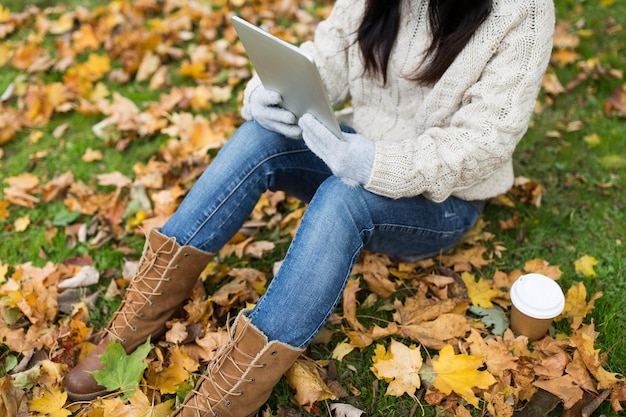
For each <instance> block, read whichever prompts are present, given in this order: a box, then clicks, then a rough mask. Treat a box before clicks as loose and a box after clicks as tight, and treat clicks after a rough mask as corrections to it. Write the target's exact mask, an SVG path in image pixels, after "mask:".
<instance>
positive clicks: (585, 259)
mask: <svg viewBox="0 0 626 417" xmlns="http://www.w3.org/2000/svg"><path fill="white" fill-rule="evenodd" d="M596 265H598V260H597V259H596V258H594V257H593V256H589V255H583V256H582V257H580V258H578V259H577V260H575V261H574V269H575V270H576V272H578V273H579V274H583V275H584V276H586V277H595V276H596V271H594V269H593V267H594V266H596Z"/></svg>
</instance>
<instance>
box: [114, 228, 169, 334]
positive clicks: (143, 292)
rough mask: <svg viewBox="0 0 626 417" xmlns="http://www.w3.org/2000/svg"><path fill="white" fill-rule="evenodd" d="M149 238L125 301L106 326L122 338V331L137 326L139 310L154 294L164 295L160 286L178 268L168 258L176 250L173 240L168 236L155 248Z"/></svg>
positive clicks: (149, 303) (151, 300) (150, 302)
mask: <svg viewBox="0 0 626 417" xmlns="http://www.w3.org/2000/svg"><path fill="white" fill-rule="evenodd" d="M146 242H147V249H146V252H145V253H144V254H143V256H142V258H141V259H140V261H139V270H138V271H137V273H136V274H135V276H134V277H133V278H132V279H131V282H130V285H129V287H128V289H127V290H126V294H125V296H124V301H122V305H120V307H119V308H118V309H117V311H116V312H115V313H114V314H113V318H112V319H111V325H110V326H108V327H107V329H106V332H107V333H108V334H109V335H111V336H113V337H114V338H115V339H117V340H120V341H122V342H123V341H124V340H123V338H122V337H121V336H120V333H121V332H122V331H123V330H124V329H127V328H130V329H133V330H134V329H135V325H134V324H133V323H134V321H135V320H136V318H137V316H140V317H141V314H142V313H141V312H140V311H141V310H142V309H143V308H144V307H145V306H146V305H151V304H152V303H153V302H154V301H153V297H156V296H160V295H162V292H160V291H159V288H160V286H161V284H162V283H163V282H167V281H169V278H168V277H167V272H168V271H170V270H172V269H174V268H175V266H172V265H170V262H169V259H170V258H171V255H172V254H173V253H174V252H175V250H176V247H175V245H172V241H171V240H169V239H168V240H167V241H166V242H164V243H163V244H162V245H161V246H160V247H159V248H157V249H156V250H154V248H153V247H152V246H151V244H150V241H149V240H147V241H146ZM118 321H119V322H118ZM120 322H121V323H120Z"/></svg>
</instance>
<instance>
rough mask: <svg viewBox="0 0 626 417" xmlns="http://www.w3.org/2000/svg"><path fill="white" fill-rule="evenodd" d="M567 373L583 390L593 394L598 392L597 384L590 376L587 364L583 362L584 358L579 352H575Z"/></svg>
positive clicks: (567, 367)
mask: <svg viewBox="0 0 626 417" xmlns="http://www.w3.org/2000/svg"><path fill="white" fill-rule="evenodd" d="M565 372H567V374H568V375H571V376H572V378H574V380H575V381H576V382H577V383H578V385H580V387H581V388H583V389H584V390H585V391H588V392H593V391H595V390H596V383H595V382H594V380H593V379H592V378H591V376H590V375H589V372H588V371H587V367H586V366H585V362H584V361H583V360H582V356H581V354H580V352H579V351H577V350H576V351H574V355H573V358H572V361H571V362H570V363H568V364H567V366H566V368H565Z"/></svg>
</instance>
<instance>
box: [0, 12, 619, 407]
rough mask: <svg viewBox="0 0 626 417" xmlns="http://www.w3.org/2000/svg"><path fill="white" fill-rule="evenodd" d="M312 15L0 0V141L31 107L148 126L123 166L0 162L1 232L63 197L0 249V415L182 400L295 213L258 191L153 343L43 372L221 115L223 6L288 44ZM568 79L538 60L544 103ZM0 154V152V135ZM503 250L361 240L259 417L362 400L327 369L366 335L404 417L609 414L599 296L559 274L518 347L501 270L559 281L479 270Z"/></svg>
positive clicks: (477, 240)
mask: <svg viewBox="0 0 626 417" xmlns="http://www.w3.org/2000/svg"><path fill="white" fill-rule="evenodd" d="M329 10H330V3H329V4H323V3H321V2H316V3H307V2H304V3H298V4H296V3H295V2H294V3H292V2H289V1H284V2H281V3H280V4H277V5H274V6H273V7H269V6H268V5H267V4H264V3H262V2H250V3H248V2H245V1H230V2H227V1H221V2H220V1H213V2H211V3H210V4H208V3H202V2H199V3H196V2H186V1H177V0H165V1H157V0H138V1H135V2H132V3H129V2H126V1H121V0H120V1H112V2H111V3H109V4H107V5H105V6H102V7H98V8H93V9H89V8H87V7H82V6H79V7H76V8H66V7H63V6H59V7H53V8H37V7H29V8H26V9H25V10H24V11H20V12H16V11H11V10H9V9H7V8H4V7H2V6H0V40H2V42H1V43H0V67H5V68H11V69H16V70H19V71H20V73H21V76H20V77H17V78H16V79H15V81H14V82H12V83H11V84H10V85H9V87H8V88H7V89H6V91H4V92H2V96H1V97H0V145H5V144H9V143H11V142H12V141H14V140H15V138H16V137H19V136H20V135H22V136H24V135H26V136H27V138H28V141H29V143H37V142H38V141H40V140H42V137H43V136H44V135H47V133H44V128H45V127H46V126H48V125H49V124H50V123H51V120H53V119H54V120H59V119H60V120H63V118H64V117H69V116H70V115H83V116H84V117H97V118H98V122H97V123H94V124H93V125H92V128H91V132H89V134H90V135H92V136H94V137H96V138H98V139H99V140H101V141H102V143H103V144H104V145H105V146H106V147H107V148H109V149H113V150H114V151H115V152H119V153H122V154H124V153H125V152H127V151H128V150H129V149H130V148H132V147H133V146H136V144H137V143H139V142H142V141H154V140H155V138H160V139H159V140H160V146H157V147H156V148H155V149H157V148H158V149H157V150H156V151H155V152H154V154H153V155H151V157H150V158H148V159H146V160H145V161H131V162H128V161H127V164H129V165H131V166H132V173H128V174H124V173H122V172H120V171H118V170H116V169H108V167H107V170H106V172H102V173H99V174H95V175H92V176H91V177H89V178H86V179H84V178H77V177H75V176H74V173H73V171H72V169H71V168H69V167H68V169H66V170H64V171H61V172H56V173H48V172H46V173H41V174H39V173H38V171H37V170H35V169H33V170H32V171H28V172H23V173H16V174H15V175H6V176H5V175H4V171H3V178H2V180H3V183H4V184H3V187H4V188H3V190H2V199H1V200H0V221H2V222H3V223H2V224H3V225H4V226H3V227H4V228H5V230H6V231H9V232H11V233H15V234H16V235H17V234H19V233H29V230H31V229H33V228H34V227H35V226H36V225H35V224H31V214H30V212H29V210H35V209H37V208H39V207H42V206H45V205H47V204H52V203H61V204H62V206H63V210H60V211H58V212H56V213H55V215H54V218H53V219H52V221H50V222H48V223H45V224H44V225H43V227H44V229H45V243H44V244H43V245H42V247H41V248H40V256H39V259H37V260H36V261H34V260H32V259H24V260H23V261H21V262H12V263H10V264H9V263H3V259H1V258H0V310H1V313H2V314H1V316H0V342H1V343H2V350H1V353H2V357H1V360H2V374H1V375H0V377H1V378H0V415H8V416H15V415H42V416H43V415H50V416H68V415H76V416H103V415H104V416H145V415H154V416H165V415H168V414H169V413H171V411H172V410H173V409H174V408H175V407H176V406H177V404H178V403H179V402H180V401H181V399H182V398H184V395H185V393H186V392H187V391H188V390H189V389H190V388H191V387H192V386H193V383H194V381H195V380H196V379H197V378H198V375H199V374H200V373H201V372H202V368H203V366H204V365H205V364H206V363H207V362H208V361H209V360H210V359H211V358H212V357H213V355H214V354H215V352H216V349H217V348H218V347H219V346H220V345H221V344H222V343H223V342H224V340H225V338H226V337H227V335H226V320H227V317H228V316H229V313H230V314H234V312H236V311H237V310H239V309H241V308H243V307H245V306H248V305H250V304H253V303H255V302H256V301H257V300H258V298H259V296H260V295H262V294H263V292H264V290H265V288H266V286H267V282H268V281H269V280H270V279H271V277H272V267H273V266H274V263H275V262H276V261H278V260H279V259H280V255H281V254H282V253H283V252H284V247H285V245H286V244H288V242H289V240H290V239H291V237H292V236H293V234H294V233H295V230H296V228H297V226H298V222H299V219H300V218H301V216H302V214H303V212H304V210H305V207H304V206H303V205H302V204H301V203H299V202H298V201H296V200H294V199H292V198H291V197H289V196H286V195H285V194H283V193H267V194H265V195H264V196H263V198H262V199H261V200H260V201H259V203H258V204H257V207H256V208H255V210H254V212H253V213H252V215H251V217H250V219H249V221H248V222H247V223H246V225H245V227H244V229H242V230H241V231H240V232H239V233H238V234H237V235H236V236H235V237H234V238H233V240H232V241H231V242H230V243H229V244H228V245H227V246H226V247H225V248H224V249H223V250H222V251H221V252H220V254H219V256H217V257H216V258H215V259H214V260H213V261H212V262H211V263H209V265H208V266H207V268H206V269H205V271H204V273H203V276H202V281H201V282H200V283H199V284H198V285H197V286H196V288H195V290H194V293H193V296H192V297H191V299H190V300H189V302H188V303H187V304H186V305H185V306H184V311H183V312H182V313H183V314H181V315H180V318H177V319H173V320H171V321H170V322H169V323H168V332H167V333H166V335H165V336H164V338H163V339H162V340H159V341H150V342H151V344H150V343H148V344H146V345H144V346H142V347H140V348H139V349H138V350H137V351H136V352H135V353H133V354H132V355H129V356H127V355H126V354H125V353H124V352H123V350H122V349H121V347H119V345H115V344H113V345H112V347H111V349H109V350H108V351H107V352H106V354H105V356H104V357H103V362H104V363H105V366H106V368H105V372H103V373H102V374H101V375H97V378H98V380H99V382H100V383H102V384H104V385H106V386H107V387H109V388H110V389H111V390H112V391H114V393H113V394H111V395H109V396H107V397H105V398H101V399H98V400H96V401H93V402H91V403H69V402H68V401H67V394H66V393H65V392H64V390H63V378H64V375H65V374H66V373H67V372H68V370H69V369H70V368H71V367H72V366H73V365H75V364H76V363H77V361H79V360H80V358H81V357H83V356H84V355H86V354H87V353H88V352H89V350H90V349H92V348H93V347H94V343H95V341H96V340H97V336H98V331H99V330H100V328H99V327H100V326H102V324H103V323H101V322H100V323H98V321H97V320H94V314H95V313H94V310H98V309H103V308H104V309H105V310H103V311H99V312H98V315H99V316H104V317H107V316H108V315H109V314H110V313H111V309H112V308H115V305H116V303H118V302H119V299H120V297H121V295H122V294H123V292H124V290H125V288H126V286H127V284H128V281H129V279H130V277H131V276H132V274H133V271H134V270H135V269H136V267H137V258H138V253H137V248H136V247H132V245H130V244H129V243H127V242H128V240H127V238H128V237H129V235H140V236H141V235H142V234H143V231H144V230H147V229H149V228H151V227H155V226H159V225H161V224H163V222H164V221H165V219H167V218H168V216H170V215H171V214H172V212H173V211H174V210H175V208H176V206H177V204H178V203H179V202H180V199H181V198H182V197H183V196H184V195H185V194H186V192H187V191H188V190H189V188H190V187H191V185H192V184H193V182H194V181H195V179H197V177H198V176H199V175H200V174H201V173H202V171H203V170H204V169H205V168H206V166H207V165H208V164H210V162H211V159H212V158H213V157H214V155H215V153H216V152H217V151H218V150H219V148H220V147H221V146H222V145H223V144H224V143H225V142H226V141H227V139H228V137H229V136H230V135H231V134H232V132H233V131H234V129H236V127H237V126H238V124H239V123H241V119H240V118H239V117H238V115H237V110H236V108H237V104H238V101H239V100H240V92H241V86H242V85H243V83H245V81H246V80H247V79H248V78H249V77H250V67H249V64H248V61H247V58H246V55H245V52H244V50H243V49H242V47H241V45H240V44H239V43H238V42H237V39H236V34H235V32H234V31H233V29H232V27H230V25H229V23H228V17H229V15H230V14H231V13H237V14H240V15H242V16H243V17H244V18H247V19H248V20H251V21H253V22H255V23H258V24H262V25H264V27H265V28H266V29H268V30H271V31H272V32H274V33H275V34H277V35H279V36H281V37H283V38H285V39H287V40H290V41H292V42H298V41H301V40H303V39H307V38H310V37H311V36H312V31H313V29H314V27H315V24H316V22H317V21H319V19H322V18H324V17H325V16H326V15H327V13H328V12H329ZM278 23H284V24H285V25H284V26H281V25H279V24H278ZM555 41H556V42H555V45H556V47H555V53H554V59H553V61H554V62H553V64H554V65H565V64H566V63H567V62H568V60H575V59H576V57H575V52H574V49H575V45H573V44H572V42H575V41H573V40H572V35H571V33H570V32H568V28H564V27H561V28H560V30H557V37H556V38H555ZM586 64H587V67H583V68H582V69H581V71H580V72H579V77H578V78H577V79H575V80H574V81H572V82H578V83H581V82H584V80H585V77H596V76H598V74H599V71H600V72H603V73H602V74H600V75H601V76H604V75H606V74H609V75H608V76H618V75H619V74H618V71H617V70H614V69H611V68H609V69H606V68H602V67H599V66H598V65H597V64H594V63H593V62H587V63H586ZM128 86H135V87H133V88H137V89H142V90H146V91H150V92H152V94H153V95H155V96H156V97H157V99H154V100H146V101H143V102H139V101H138V100H133V99H130V98H129V97H127V96H125V94H124V93H122V92H121V91H127V90H125V88H126V89H127V88H128ZM575 87H576V85H573V84H572V85H567V86H563V85H561V84H560V83H559V82H558V79H556V78H555V77H554V76H552V75H551V73H549V74H548V76H547V77H546V81H545V83H544V91H545V92H546V93H547V94H548V97H552V98H554V97H556V96H557V95H558V94H562V93H563V92H565V91H567V89H570V88H571V89H573V88H575ZM622 94H623V93H622ZM605 106H606V110H607V111H609V112H611V111H616V112H623V111H624V97H623V95H621V96H620V95H619V93H616V94H615V96H612V97H611V99H610V100H608V101H607V102H606V103H605ZM71 129H72V123H70V122H65V123H59V124H58V125H57V126H56V127H55V129H54V130H53V131H52V132H51V135H52V137H54V138H56V139H57V140H58V141H59V142H62V141H63V140H64V139H63V138H64V137H65V135H66V133H67V132H68V131H70V130H71ZM588 140H589V141H593V140H595V139H594V138H593V137H589V138H588ZM53 152H54V149H52V148H50V149H49V150H46V151H39V152H37V153H35V154H33V155H32V157H31V158H32V164H33V166H40V165H45V161H46V159H47V158H50V155H51V154H52V153H53ZM0 158H5V159H6V158H7V156H5V155H4V151H3V149H2V148H0ZM75 158H80V159H81V160H82V161H83V162H84V163H87V164H93V165H94V166H101V165H102V164H104V163H105V162H106V160H105V158H104V156H103V152H102V151H101V150H98V149H92V148H88V149H84V150H83V151H82V152H81V153H80V154H77V155H75ZM105 166H106V165H105ZM94 171H96V170H95V169H94ZM543 191H544V190H543V187H542V186H541V184H539V183H538V182H536V181H533V180H530V179H526V178H518V179H517V183H516V185H515V186H514V188H512V189H511V191H510V192H509V193H508V194H507V195H503V196H500V197H499V198H497V199H494V201H492V202H491V203H492V204H497V205H501V206H503V207H509V208H512V207H513V208H514V207H517V206H519V205H523V206H526V207H529V208H531V209H532V207H536V206H538V205H540V204H541V196H542V193H543ZM24 209H26V210H24ZM14 213H19V216H17V217H16V218H15V216H14ZM9 219H11V221H9ZM515 222H516V217H515V216H513V217H512V218H511V220H510V221H509V222H506V223H505V222H503V223H502V224H500V225H499V227H500V229H501V230H506V229H510V228H513V227H515ZM37 226H41V224H38V225H37ZM59 240H61V241H62V242H63V245H66V246H67V247H68V248H81V247H83V248H88V250H83V251H78V250H77V251H76V252H75V253H74V255H73V256H71V257H67V258H65V259H62V260H60V261H53V260H51V259H48V255H47V253H46V249H45V247H46V245H52V242H58V241H59ZM104 246H108V247H113V248H115V249H116V250H117V251H119V252H121V253H124V254H126V255H128V256H127V259H126V261H125V262H124V265H123V267H122V268H118V269H116V268H111V267H109V268H102V267H101V266H99V265H98V264H97V263H96V262H94V256H95V254H96V253H97V251H98V250H99V249H100V248H102V247H104ZM508 249H511V248H506V247H504V246H503V245H502V243H501V242H499V241H498V239H497V237H496V236H495V235H494V234H493V233H491V232H490V231H488V230H487V229H486V227H485V223H484V222H479V224H478V225H477V227H476V228H475V229H474V230H473V231H472V233H470V235H469V236H467V237H466V239H465V240H464V241H463V242H462V243H461V244H460V245H458V246H457V248H455V249H454V250H452V251H449V252H447V253H445V254H442V255H441V256H438V257H436V258H432V259H428V260H424V261H420V262H415V263H403V262H396V261H392V260H390V259H389V258H387V257H385V256H382V255H378V254H373V253H365V254H363V255H362V256H361V259H360V260H359V262H358V265H357V266H356V268H355V270H354V273H353V276H352V278H351V279H350V281H349V283H348V286H347V288H346V291H345V294H344V297H343V302H342V304H341V306H340V308H339V309H338V310H337V311H336V313H335V314H334V315H333V317H332V318H331V321H330V323H329V325H328V326H327V327H326V328H325V329H324V330H323V331H322V333H321V334H320V336H319V337H318V339H317V340H316V341H315V346H323V347H324V349H321V350H320V349H316V347H315V346H314V348H313V350H312V353H311V355H310V357H309V358H306V359H305V358H303V359H302V360H299V361H298V362H297V363H296V364H295V365H294V366H293V367H292V368H291V369H290V370H289V372H288V373H287V375H286V377H287V381H288V384H289V387H290V391H289V392H290V393H291V397H292V398H291V399H287V400H284V399H283V400H280V399H273V400H272V401H273V402H272V406H268V407H264V408H263V409H262V411H261V413H262V415H264V416H270V415H283V416H285V415H297V414H294V413H298V412H304V411H306V412H307V413H310V414H321V415H325V414H327V413H328V412H329V411H328V410H330V409H332V410H333V412H334V413H335V414H336V415H345V416H361V415H365V414H366V412H373V411H372V410H374V409H375V407H374V406H373V404H369V405H364V404H362V403H361V402H359V398H360V397H361V391H362V390H363V388H364V387H360V386H354V385H352V384H349V385H346V384H342V382H341V378H339V377H338V375H337V368H338V366H339V367H341V364H342V363H343V361H344V360H346V358H349V357H350V355H354V354H355V352H362V351H365V349H366V348H368V347H374V350H373V351H374V353H373V354H372V355H370V356H369V357H368V358H367V360H368V364H367V365H366V366H364V367H363V368H362V369H359V370H358V372H372V373H373V374H374V376H375V378H376V379H377V380H379V381H380V385H379V387H380V393H379V394H377V395H380V396H390V397H399V398H400V397H408V398H412V399H414V401H415V406H414V408H413V409H412V411H411V414H414V413H419V412H420V411H417V409H418V408H419V407H420V406H423V407H425V408H426V409H428V410H431V411H432V410H435V411H433V413H434V412H437V413H441V414H444V415H455V416H468V415H479V414H489V415H492V416H497V417H505V416H512V415H523V414H524V413H525V412H528V410H529V409H530V408H531V407H538V409H539V410H541V411H540V412H541V413H544V414H548V413H549V412H550V411H551V410H552V409H554V408H555V407H556V406H557V405H559V404H560V406H561V407H562V409H563V410H564V413H563V414H564V415H567V416H576V415H589V414H591V413H593V412H594V410H596V408H597V407H598V406H599V405H600V404H601V403H602V402H610V404H611V409H612V410H613V411H614V412H616V413H617V412H619V411H620V410H622V407H623V405H624V403H625V402H626V385H625V383H624V380H623V377H622V376H621V375H618V374H617V373H613V372H609V371H608V370H606V369H605V362H604V352H601V351H600V350H599V349H597V348H596V343H595V342H596V340H597V338H598V335H599V333H598V331H597V330H596V326H595V325H594V323H593V321H592V320H590V319H589V314H590V313H591V311H592V310H593V308H594V303H595V301H596V300H597V299H598V298H599V297H601V296H602V294H601V293H600V292H597V293H588V291H587V288H586V287H585V285H584V283H583V282H579V283H577V284H575V285H572V286H570V287H568V288H563V290H564V292H565V294H566V305H565V310H564V311H563V313H562V314H561V315H560V316H559V317H558V318H557V320H556V326H555V327H553V328H552V329H551V331H550V333H549V334H548V335H546V337H545V338H543V339H541V340H539V341H535V342H532V343H531V342H529V341H528V340H527V338H525V337H523V336H516V335H514V334H513V333H512V332H511V330H510V329H509V323H508V318H509V309H510V305H511V302H510V298H509V294H508V290H509V289H510V287H511V285H512V283H513V282H514V281H515V280H516V279H517V278H518V277H519V276H521V275H522V274H525V273H532V272H536V273H541V274H544V275H546V276H548V277H550V278H552V279H554V280H556V281H557V282H559V280H560V278H561V275H562V272H561V269H560V268H559V266H557V265H550V263H549V262H548V261H546V260H543V259H526V260H524V262H523V268H520V269H516V268H510V267H508V268H498V266H497V265H499V264H500V260H501V259H502V254H503V253H504V252H506V251H507V250H508ZM3 256H4V255H3ZM233 259H234V260H235V261H234V262H233ZM241 259H251V260H253V261H252V262H238V261H237V260H241ZM5 262H6V260H5ZM596 263H597V260H596V259H595V258H594V257H592V256H583V257H580V258H578V259H577V260H575V269H576V271H577V273H579V274H580V275H581V276H593V275H595V271H594V266H595V265H596ZM277 266H278V263H276V267H277ZM487 271H488V272H487ZM505 271H506V272H505ZM363 311H374V312H375V313H376V317H373V318H372V317H371V316H365V315H364V314H363V313H362V312H363ZM320 351H323V352H328V354H326V355H320V354H319V352H320ZM346 369H347V370H346V371H345V372H350V371H351V368H350V367H349V366H348V367H347V368H346ZM354 371H355V372H356V371H357V370H356V369H355V370H354ZM372 402H373V400H372ZM276 404H277V405H276ZM366 406H367V407H371V409H367V410H366ZM290 413H291V414H290ZM585 413H586V414H585Z"/></svg>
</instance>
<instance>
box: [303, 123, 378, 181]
mask: <svg viewBox="0 0 626 417" xmlns="http://www.w3.org/2000/svg"><path fill="white" fill-rule="evenodd" d="M298 125H299V126H300V127H301V128H302V137H303V138H304V142H306V144H307V146H308V147H309V149H310V150H311V151H312V152H313V153H314V154H315V155H317V156H318V157H320V158H321V159H322V160H323V161H324V162H325V163H326V165H328V167H329V168H330V170H331V171H332V172H333V174H334V175H335V176H336V177H339V178H341V179H342V180H343V182H345V183H346V184H349V185H365V184H367V182H368V181H369V178H370V175H371V173H372V167H373V166H374V152H375V146H374V142H372V141H371V140H369V139H367V138H366V137H364V136H361V135H358V134H355V133H344V134H343V140H341V139H339V138H338V137H337V136H335V135H334V134H333V133H332V132H331V131H330V130H328V128H326V126H324V125H323V124H322V123H321V122H320V121H319V120H317V119H316V118H315V117H314V116H313V115H311V114H309V113H307V114H305V115H304V116H302V117H301V118H300V121H299V122H298Z"/></svg>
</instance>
